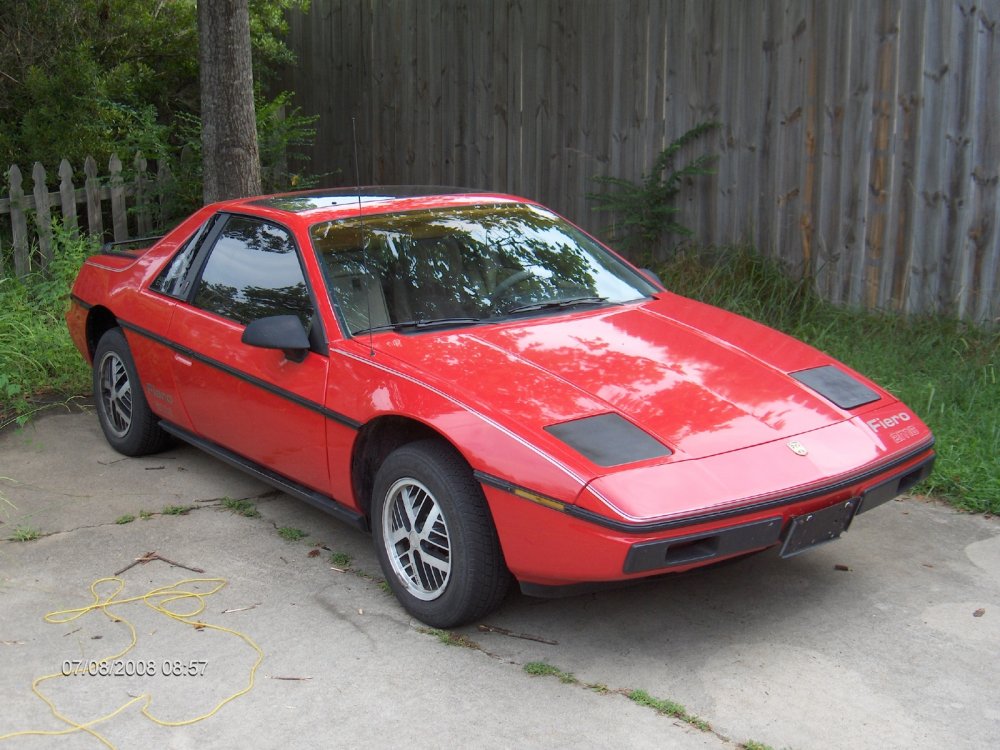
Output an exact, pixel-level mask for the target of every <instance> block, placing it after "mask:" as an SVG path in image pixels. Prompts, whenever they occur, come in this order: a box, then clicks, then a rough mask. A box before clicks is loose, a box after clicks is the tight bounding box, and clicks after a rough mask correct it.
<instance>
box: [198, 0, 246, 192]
mask: <svg viewBox="0 0 1000 750" xmlns="http://www.w3.org/2000/svg"><path fill="white" fill-rule="evenodd" d="M198 36H199V54H198V58H199V63H200V65H201V144H202V169H203V175H202V176H203V180H204V189H203V196H204V200H205V203H212V202H214V201H218V200H226V199H229V198H243V197H246V196H248V195H257V194H258V193H260V191H261V186H260V154H259V151H258V149H257V120H256V116H255V113H254V100H253V69H252V67H251V63H250V11H249V6H248V0H198Z"/></svg>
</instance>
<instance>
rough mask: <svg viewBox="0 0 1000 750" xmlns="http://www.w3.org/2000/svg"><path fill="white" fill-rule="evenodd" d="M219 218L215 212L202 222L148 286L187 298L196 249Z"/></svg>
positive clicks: (192, 274)
mask: <svg viewBox="0 0 1000 750" xmlns="http://www.w3.org/2000/svg"><path fill="white" fill-rule="evenodd" d="M221 220H222V217H221V216H219V215H218V214H216V215H215V216H213V217H212V218H210V219H209V220H208V221H206V222H205V223H204V224H202V225H201V226H200V227H199V228H198V231H197V232H195V233H194V234H193V235H191V239H189V240H188V241H187V242H185V243H184V245H183V246H182V247H181V249H180V250H179V251H178V253H177V255H175V256H174V259H173V260H172V261H170V263H168V264H167V267H166V268H164V269H163V270H162V271H161V272H160V275H159V276H157V277H156V279H155V280H154V281H153V283H152V284H150V288H151V289H153V290H154V291H157V292H160V293H161V294H169V295H170V296H171V297H177V298H179V299H187V295H188V292H189V291H191V283H192V282H193V281H194V269H195V267H196V266H195V262H194V261H195V259H196V258H197V257H198V250H200V249H201V246H202V244H203V243H204V241H205V238H206V237H207V236H208V235H209V234H211V231H212V227H214V226H215V225H216V224H217V223H218V222H219V221H221Z"/></svg>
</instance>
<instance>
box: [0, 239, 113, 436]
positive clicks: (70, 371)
mask: <svg viewBox="0 0 1000 750" xmlns="http://www.w3.org/2000/svg"><path fill="white" fill-rule="evenodd" d="M96 249H97V243H96V241H94V240H91V239H90V238H89V237H86V236H80V235H77V234H75V233H72V232H69V231H67V230H66V229H64V228H63V227H62V225H61V224H60V223H58V222H54V223H53V256H52V262H51V263H50V265H49V267H48V269H47V270H46V271H45V272H44V273H34V274H32V275H31V276H29V277H28V278H26V279H24V280H23V281H19V280H17V279H14V278H0V427H4V426H6V425H8V424H10V423H11V422H13V421H17V422H18V423H20V424H23V423H24V422H25V421H26V420H27V418H28V416H29V415H30V414H31V413H32V411H34V410H37V409H38V408H40V406H39V405H38V403H37V401H36V399H37V397H38V396H39V395H40V394H42V393H45V394H47V395H50V396H51V395H52V394H63V395H76V394H80V393H86V392H87V391H89V390H90V387H89V384H90V374H89V369H88V368H87V365H86V362H84V360H83V358H82V357H81V356H80V353H79V352H78V351H77V350H76V348H75V347H74V346H73V342H72V341H71V340H70V337H69V332H68V331H67V330H66V320H65V315H66V311H67V309H68V305H69V290H70V286H71V285H72V283H73V279H75V278H76V274H77V271H79V269H80V266H81V265H82V264H83V261H84V259H85V258H86V257H87V256H88V255H89V254H91V253H92V252H94V251H95V250H96Z"/></svg>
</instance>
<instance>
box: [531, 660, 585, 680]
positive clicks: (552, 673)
mask: <svg viewBox="0 0 1000 750" xmlns="http://www.w3.org/2000/svg"><path fill="white" fill-rule="evenodd" d="M523 669H524V671H525V672H527V673H528V674H530V675H532V676H534V677H556V678H558V679H559V682H565V683H566V684H568V685H575V684H576V683H578V682H579V680H578V679H576V676H575V675H574V674H573V673H572V672H564V671H563V670H561V669H559V667H554V666H552V665H551V664H548V663H546V662H544V661H529V662H528V663H527V664H525V665H524V667H523Z"/></svg>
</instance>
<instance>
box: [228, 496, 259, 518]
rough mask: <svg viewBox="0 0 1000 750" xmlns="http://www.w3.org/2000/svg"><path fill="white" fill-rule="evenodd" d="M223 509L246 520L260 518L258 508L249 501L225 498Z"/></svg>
mask: <svg viewBox="0 0 1000 750" xmlns="http://www.w3.org/2000/svg"><path fill="white" fill-rule="evenodd" d="M222 507H223V508H225V509H226V510H231V511H232V512H233V513H236V514H237V515H240V516H245V517H246V518H260V511H259V510H257V506H256V505H254V504H253V503H251V502H250V501H249V500H234V499H233V498H231V497H224V498H222Z"/></svg>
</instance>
